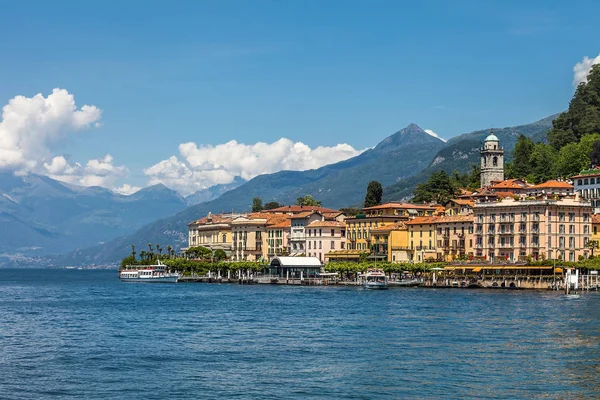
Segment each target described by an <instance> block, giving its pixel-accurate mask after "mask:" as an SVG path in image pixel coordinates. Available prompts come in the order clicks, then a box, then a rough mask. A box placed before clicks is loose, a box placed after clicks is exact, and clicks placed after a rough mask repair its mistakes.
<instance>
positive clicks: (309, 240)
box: [305, 221, 346, 263]
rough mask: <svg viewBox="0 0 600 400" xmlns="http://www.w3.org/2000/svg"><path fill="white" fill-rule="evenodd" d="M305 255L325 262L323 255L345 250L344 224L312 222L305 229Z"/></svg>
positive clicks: (338, 222)
mask: <svg viewBox="0 0 600 400" xmlns="http://www.w3.org/2000/svg"><path fill="white" fill-rule="evenodd" d="M305 231H306V255H307V256H308V257H316V258H318V259H319V260H320V261H321V262H322V263H324V262H325V254H327V253H329V252H331V251H335V250H345V249H346V224H345V223H344V222H340V221H313V222H311V223H309V224H308V225H307V226H306V228H305Z"/></svg>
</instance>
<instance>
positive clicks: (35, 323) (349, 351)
mask: <svg viewBox="0 0 600 400" xmlns="http://www.w3.org/2000/svg"><path fill="white" fill-rule="evenodd" d="M0 277H1V278H0V304H2V307H0V321H2V323H1V324H0V371H1V372H2V374H1V375H0V376H1V378H0V379H1V382H2V384H1V385H0V398H11V397H13V398H40V397H50V396H56V397H78V398H88V399H94V398H115V397H116V398H157V399H158V398H161V399H162V398H230V397H236V398H302V399H304V398H323V397H331V398H469V397H470V398H565V397H567V398H597V397H600V390H599V389H598V387H599V386H598V385H599V383H600V378H598V377H599V376H600V375H599V372H600V371H599V368H600V367H599V366H600V346H599V343H598V341H599V336H600V323H599V322H598V321H599V318H598V317H599V313H600V311H599V307H598V303H599V301H600V297H599V296H598V294H597V293H587V294H582V295H579V296H577V297H576V296H565V295H563V294H561V293H559V292H522V291H480V290H460V289H456V290H452V289H450V290H444V289H414V288H412V289H411V288H397V289H390V290H388V291H367V290H362V289H355V288H348V287H339V288H336V287H286V286H271V285H265V286H240V285H217V284H214V285H209V284H177V285H144V284H124V283H120V282H118V280H117V279H116V273H115V272H112V271H79V270H60V271H56V270H38V271H35V270H22V271H19V270H3V271H0Z"/></svg>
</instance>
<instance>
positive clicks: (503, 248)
mask: <svg viewBox="0 0 600 400" xmlns="http://www.w3.org/2000/svg"><path fill="white" fill-rule="evenodd" d="M591 213H592V208H591V205H590V203H589V202H586V201H582V200H581V199H579V198H574V197H573V196H571V197H565V198H562V199H556V198H555V197H554V196H553V197H548V196H544V197H540V198H538V199H533V200H528V199H519V200H516V199H513V198H511V197H507V198H504V199H503V200H502V201H480V202H476V203H475V214H474V215H475V219H474V230H475V231H474V240H475V243H474V248H475V255H476V256H478V257H483V258H485V259H487V260H489V261H497V260H510V261H517V260H524V259H525V258H526V257H528V256H531V257H532V258H534V259H540V258H548V259H554V258H556V259H562V260H565V261H576V260H578V259H579V257H584V258H587V257H588V253H589V252H590V249H589V248H588V247H586V244H587V241H588V240H590V238H591V235H592V233H591V229H592V220H591Z"/></svg>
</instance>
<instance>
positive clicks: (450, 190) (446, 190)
mask: <svg viewBox="0 0 600 400" xmlns="http://www.w3.org/2000/svg"><path fill="white" fill-rule="evenodd" d="M458 193H459V190H458V185H457V182H456V181H455V180H453V179H452V178H451V177H450V176H449V175H448V174H447V173H446V171H443V170H442V171H438V172H434V173H432V174H431V175H430V176H429V179H428V180H427V182H425V183H420V184H418V185H417V188H416V189H415V193H414V194H415V197H414V198H413V199H412V201H413V202H416V203H429V202H433V201H435V202H438V203H439V204H443V203H445V202H447V201H448V200H450V199H451V198H452V197H454V196H456V195H457V194H458Z"/></svg>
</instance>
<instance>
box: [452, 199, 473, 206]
mask: <svg viewBox="0 0 600 400" xmlns="http://www.w3.org/2000/svg"><path fill="white" fill-rule="evenodd" d="M450 201H451V202H453V203H456V204H458V205H461V206H471V207H473V206H475V202H474V201H473V200H472V199H469V200H467V199H450Z"/></svg>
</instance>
